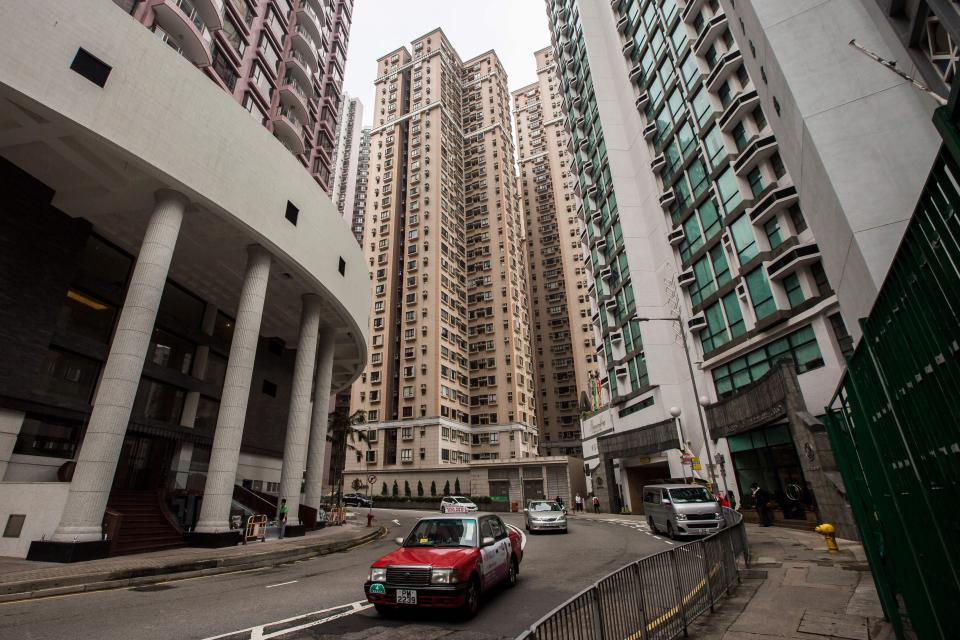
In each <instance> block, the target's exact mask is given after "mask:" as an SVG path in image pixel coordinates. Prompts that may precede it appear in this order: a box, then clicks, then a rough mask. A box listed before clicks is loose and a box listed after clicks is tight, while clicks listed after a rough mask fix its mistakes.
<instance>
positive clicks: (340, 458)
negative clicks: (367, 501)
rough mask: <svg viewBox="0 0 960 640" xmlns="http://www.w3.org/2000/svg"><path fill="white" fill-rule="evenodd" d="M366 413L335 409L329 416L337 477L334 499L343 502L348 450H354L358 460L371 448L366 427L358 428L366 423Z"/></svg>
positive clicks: (332, 462)
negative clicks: (344, 472)
mask: <svg viewBox="0 0 960 640" xmlns="http://www.w3.org/2000/svg"><path fill="white" fill-rule="evenodd" d="M365 419H366V414H365V413H364V412H363V411H355V412H354V413H351V414H348V413H346V412H345V411H334V412H333V413H331V414H330V415H329V416H328V417H327V442H329V443H330V444H331V447H332V455H331V456H330V466H331V467H332V468H333V471H332V475H333V477H334V478H336V482H335V487H334V497H333V501H334V503H335V504H341V503H342V501H343V470H344V466H345V464H346V460H347V452H348V451H352V452H354V453H355V454H356V456H357V462H360V461H361V460H363V455H364V451H365V450H369V449H370V443H369V442H367V432H366V430H365V429H359V428H357V425H361V424H363V423H364V421H365Z"/></svg>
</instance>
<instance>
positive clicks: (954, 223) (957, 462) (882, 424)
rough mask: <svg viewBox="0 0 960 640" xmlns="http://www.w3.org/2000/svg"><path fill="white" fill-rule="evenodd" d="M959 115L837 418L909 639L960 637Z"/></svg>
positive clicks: (877, 569)
mask: <svg viewBox="0 0 960 640" xmlns="http://www.w3.org/2000/svg"><path fill="white" fill-rule="evenodd" d="M948 113H949V112H948V111H947V110H946V109H943V110H941V111H939V112H938V113H937V116H936V117H935V122H936V123H937V125H938V128H940V130H941V133H942V135H943V136H944V146H943V148H942V149H941V152H940V155H939V156H938V158H937V161H936V163H935V165H934V167H933V170H932V171H931V174H930V177H929V178H928V180H927V183H926V186H925V187H924V190H923V193H922V194H921V197H920V200H919V202H918V204H917V208H916V210H915V212H914V215H913V217H912V219H911V221H910V224H909V226H908V228H907V231H906V234H905V236H904V238H903V241H902V244H901V246H900V248H899V250H898V251H897V255H896V257H895V259H894V262H893V265H892V267H891V269H890V273H889V274H888V275H887V278H886V280H885V281H884V284H883V286H882V288H881V290H880V294H879V296H878V297H877V300H876V303H875V304H874V307H873V309H872V311H871V313H870V316H869V317H868V318H867V319H865V320H862V321H861V323H860V326H861V328H862V329H863V339H862V340H861V342H860V344H859V345H858V347H857V349H856V351H855V352H854V354H853V356H852V357H851V358H850V361H849V363H848V369H847V373H846V375H845V376H844V378H843V380H842V382H841V385H840V389H839V391H838V392H837V395H836V396H835V398H834V400H833V402H832V404H831V407H829V408H828V410H827V411H828V414H827V419H826V424H827V430H828V433H829V435H830V439H831V444H832V446H833V450H834V452H835V454H836V458H837V461H838V465H839V467H840V471H841V473H842V475H843V479H844V482H845V484H846V487H847V492H848V499H849V501H850V504H851V506H852V507H853V510H854V515H855V517H856V520H857V526H858V527H859V529H860V534H861V538H862V539H863V544H864V548H865V550H866V553H867V556H868V559H869V561H870V565H871V568H872V569H873V574H874V578H875V580H876V583H877V588H878V591H879V593H880V599H881V602H882V604H883V607H884V611H885V612H886V614H887V616H888V618H889V619H890V620H891V622H893V624H894V626H895V628H896V629H897V631H898V635H899V637H903V630H904V625H905V624H908V625H909V626H910V627H912V628H913V630H914V632H915V633H916V634H917V636H918V637H920V638H956V637H958V636H960V624H958V623H957V622H956V618H957V614H958V611H957V607H958V605H960V164H958V157H960V145H958V144H957V143H958V140H960V138H958V137H957V129H956V126H955V123H954V122H952V120H951V119H950V117H949V115H948ZM907 618H908V621H907Z"/></svg>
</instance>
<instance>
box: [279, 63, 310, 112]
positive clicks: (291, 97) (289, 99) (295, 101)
mask: <svg viewBox="0 0 960 640" xmlns="http://www.w3.org/2000/svg"><path fill="white" fill-rule="evenodd" d="M311 93H312V91H311ZM309 102H310V95H309V94H307V93H306V92H305V91H304V90H303V87H301V86H300V84H299V83H298V82H297V81H296V80H295V79H294V78H293V76H292V74H290V73H287V75H286V77H285V78H284V79H283V83H282V84H281V85H280V103H281V104H282V105H284V106H286V107H289V108H292V109H293V110H294V111H295V112H296V113H297V117H298V118H299V119H300V120H301V121H306V120H307V119H308V118H309V117H310V107H309Z"/></svg>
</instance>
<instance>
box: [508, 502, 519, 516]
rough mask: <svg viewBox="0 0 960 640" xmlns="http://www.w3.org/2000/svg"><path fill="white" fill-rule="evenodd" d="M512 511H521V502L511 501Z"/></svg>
mask: <svg viewBox="0 0 960 640" xmlns="http://www.w3.org/2000/svg"><path fill="white" fill-rule="evenodd" d="M510 511H513V512H514V513H517V512H518V511H520V503H519V502H511V503H510Z"/></svg>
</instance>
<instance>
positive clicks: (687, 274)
mask: <svg viewBox="0 0 960 640" xmlns="http://www.w3.org/2000/svg"><path fill="white" fill-rule="evenodd" d="M696 281H697V274H695V273H694V272H693V267H689V268H687V269H684V270H683V271H681V272H680V275H679V276H677V283H678V284H679V285H680V286H681V287H687V286H690V285H691V284H693V283H694V282H696Z"/></svg>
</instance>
